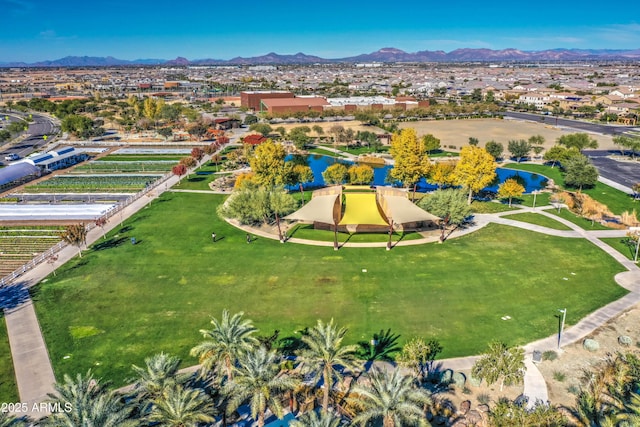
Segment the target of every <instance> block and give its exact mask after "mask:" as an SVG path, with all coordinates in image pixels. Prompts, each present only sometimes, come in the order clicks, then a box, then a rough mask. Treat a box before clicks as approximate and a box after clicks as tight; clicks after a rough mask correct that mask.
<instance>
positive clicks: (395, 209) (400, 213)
mask: <svg viewBox="0 0 640 427" xmlns="http://www.w3.org/2000/svg"><path fill="white" fill-rule="evenodd" d="M382 197H383V198H384V199H385V201H386V205H387V209H388V211H389V212H387V214H388V216H389V217H390V218H391V219H392V220H393V222H395V223H396V224H406V223H409V222H419V221H438V220H439V219H440V218H438V217H437V216H435V215H433V214H430V213H429V212H427V211H425V210H424V209H421V208H419V207H418V206H416V205H415V204H414V203H413V202H412V201H411V200H409V199H407V198H406V197H403V196H382Z"/></svg>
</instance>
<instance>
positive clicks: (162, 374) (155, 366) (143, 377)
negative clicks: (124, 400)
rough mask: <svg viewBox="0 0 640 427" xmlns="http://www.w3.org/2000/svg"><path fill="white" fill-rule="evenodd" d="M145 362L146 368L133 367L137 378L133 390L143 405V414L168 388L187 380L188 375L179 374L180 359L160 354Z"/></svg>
mask: <svg viewBox="0 0 640 427" xmlns="http://www.w3.org/2000/svg"><path fill="white" fill-rule="evenodd" d="M144 361H145V365H146V366H145V367H139V366H136V365H133V366H132V369H133V371H134V372H135V373H136V377H137V378H136V380H135V382H134V386H133V390H134V393H135V396H136V400H137V401H138V402H140V403H141V404H142V405H143V407H141V408H140V410H141V411H142V412H146V410H147V409H150V408H149V406H150V405H151V402H152V401H153V400H155V399H158V398H160V396H162V394H163V393H164V392H165V390H167V388H169V387H171V386H173V385H176V384H184V383H185V382H186V380H187V376H186V375H180V374H178V368H179V366H180V359H179V358H177V357H175V356H170V355H168V354H166V353H158V354H155V355H153V356H151V357H148V358H146V359H145V360H144Z"/></svg>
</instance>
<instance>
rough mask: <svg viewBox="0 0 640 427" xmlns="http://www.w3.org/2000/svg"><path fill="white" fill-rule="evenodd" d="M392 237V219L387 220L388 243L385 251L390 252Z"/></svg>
mask: <svg viewBox="0 0 640 427" xmlns="http://www.w3.org/2000/svg"><path fill="white" fill-rule="evenodd" d="M392 235H393V219H391V218H389V241H388V242H387V250H388V251H390V250H391V236H392Z"/></svg>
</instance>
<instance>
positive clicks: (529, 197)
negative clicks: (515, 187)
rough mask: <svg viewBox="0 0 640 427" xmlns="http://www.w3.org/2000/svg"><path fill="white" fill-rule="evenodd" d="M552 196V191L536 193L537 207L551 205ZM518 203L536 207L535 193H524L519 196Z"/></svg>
mask: <svg viewBox="0 0 640 427" xmlns="http://www.w3.org/2000/svg"><path fill="white" fill-rule="evenodd" d="M550 197H551V193H540V194H536V195H535V199H536V207H539V206H547V205H549V198H550ZM514 203H516V201H515V200H514ZM517 203H518V204H521V205H523V206H528V207H530V208H531V207H534V206H533V194H523V195H522V196H520V197H518V200H517Z"/></svg>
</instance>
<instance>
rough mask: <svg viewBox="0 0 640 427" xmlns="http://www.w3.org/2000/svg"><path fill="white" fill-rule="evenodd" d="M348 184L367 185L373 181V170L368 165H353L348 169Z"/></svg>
mask: <svg viewBox="0 0 640 427" xmlns="http://www.w3.org/2000/svg"><path fill="white" fill-rule="evenodd" d="M348 173H349V182H350V183H351V184H355V185H368V184H371V182H372V181H373V168H372V167H371V166H369V165H362V164H361V165H353V166H351V167H350V168H349V169H348Z"/></svg>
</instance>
